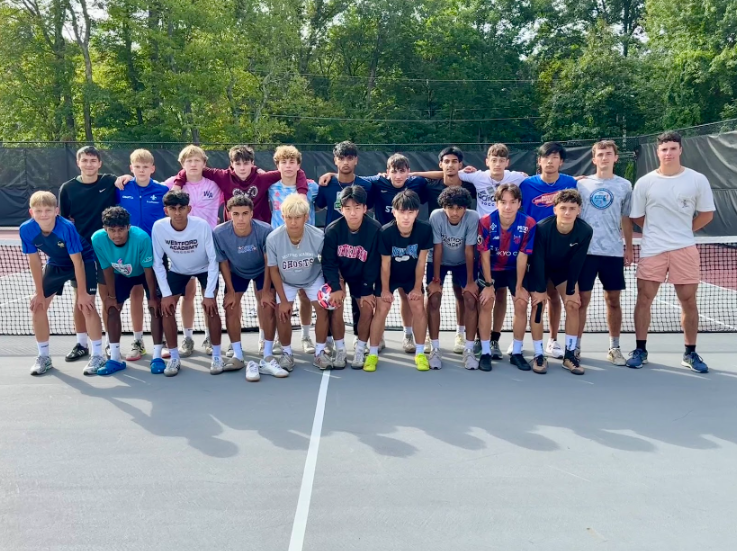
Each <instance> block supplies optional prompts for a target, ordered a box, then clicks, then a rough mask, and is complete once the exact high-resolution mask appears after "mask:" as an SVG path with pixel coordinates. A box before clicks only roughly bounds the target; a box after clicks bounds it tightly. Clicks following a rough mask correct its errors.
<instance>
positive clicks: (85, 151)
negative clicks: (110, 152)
mask: <svg viewBox="0 0 737 551" xmlns="http://www.w3.org/2000/svg"><path fill="white" fill-rule="evenodd" d="M82 155H92V156H93V157H97V159H98V160H100V161H101V160H102V156H101V155H100V150H99V149H97V148H96V147H95V146H94V145H85V146H84V147H80V148H79V149H77V160H78V161H79V158H80V157H81V156H82Z"/></svg>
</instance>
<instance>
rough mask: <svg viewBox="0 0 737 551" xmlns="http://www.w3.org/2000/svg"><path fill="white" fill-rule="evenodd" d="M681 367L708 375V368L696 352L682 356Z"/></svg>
mask: <svg viewBox="0 0 737 551" xmlns="http://www.w3.org/2000/svg"><path fill="white" fill-rule="evenodd" d="M681 365H682V366H683V367H687V368H689V369H690V370H691V371H695V372H696V373H709V368H708V367H707V365H706V364H705V363H704V360H702V359H701V356H699V355H698V354H697V353H696V352H690V353H686V354H684V355H683V360H682V361H681Z"/></svg>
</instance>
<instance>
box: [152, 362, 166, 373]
mask: <svg viewBox="0 0 737 551" xmlns="http://www.w3.org/2000/svg"><path fill="white" fill-rule="evenodd" d="M150 367H151V373H153V374H154V375H160V374H162V373H163V372H164V369H166V362H164V360H163V359H161V358H154V359H153V360H151V364H150Z"/></svg>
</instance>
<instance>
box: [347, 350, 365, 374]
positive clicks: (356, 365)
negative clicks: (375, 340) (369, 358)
mask: <svg viewBox="0 0 737 551" xmlns="http://www.w3.org/2000/svg"><path fill="white" fill-rule="evenodd" d="M365 362H366V350H365V349H364V350H362V351H360V352H359V351H358V350H356V351H355V352H354V353H353V361H352V362H351V369H363V364H364V363H365Z"/></svg>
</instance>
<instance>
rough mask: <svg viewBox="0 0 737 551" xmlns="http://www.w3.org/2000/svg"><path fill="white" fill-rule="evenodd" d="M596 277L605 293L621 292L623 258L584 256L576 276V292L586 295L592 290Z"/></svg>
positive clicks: (623, 286) (623, 285)
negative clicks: (581, 266)
mask: <svg viewBox="0 0 737 551" xmlns="http://www.w3.org/2000/svg"><path fill="white" fill-rule="evenodd" d="M596 276H599V281H601V286H602V287H604V290H605V291H623V290H624V289H625V287H626V285H625V282H624V258H623V257H621V256H599V255H595V254H589V255H586V261H585V262H584V264H583V268H581V275H579V276H578V290H579V291H581V292H583V293H586V292H589V291H591V290H592V289H593V288H594V281H596Z"/></svg>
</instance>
